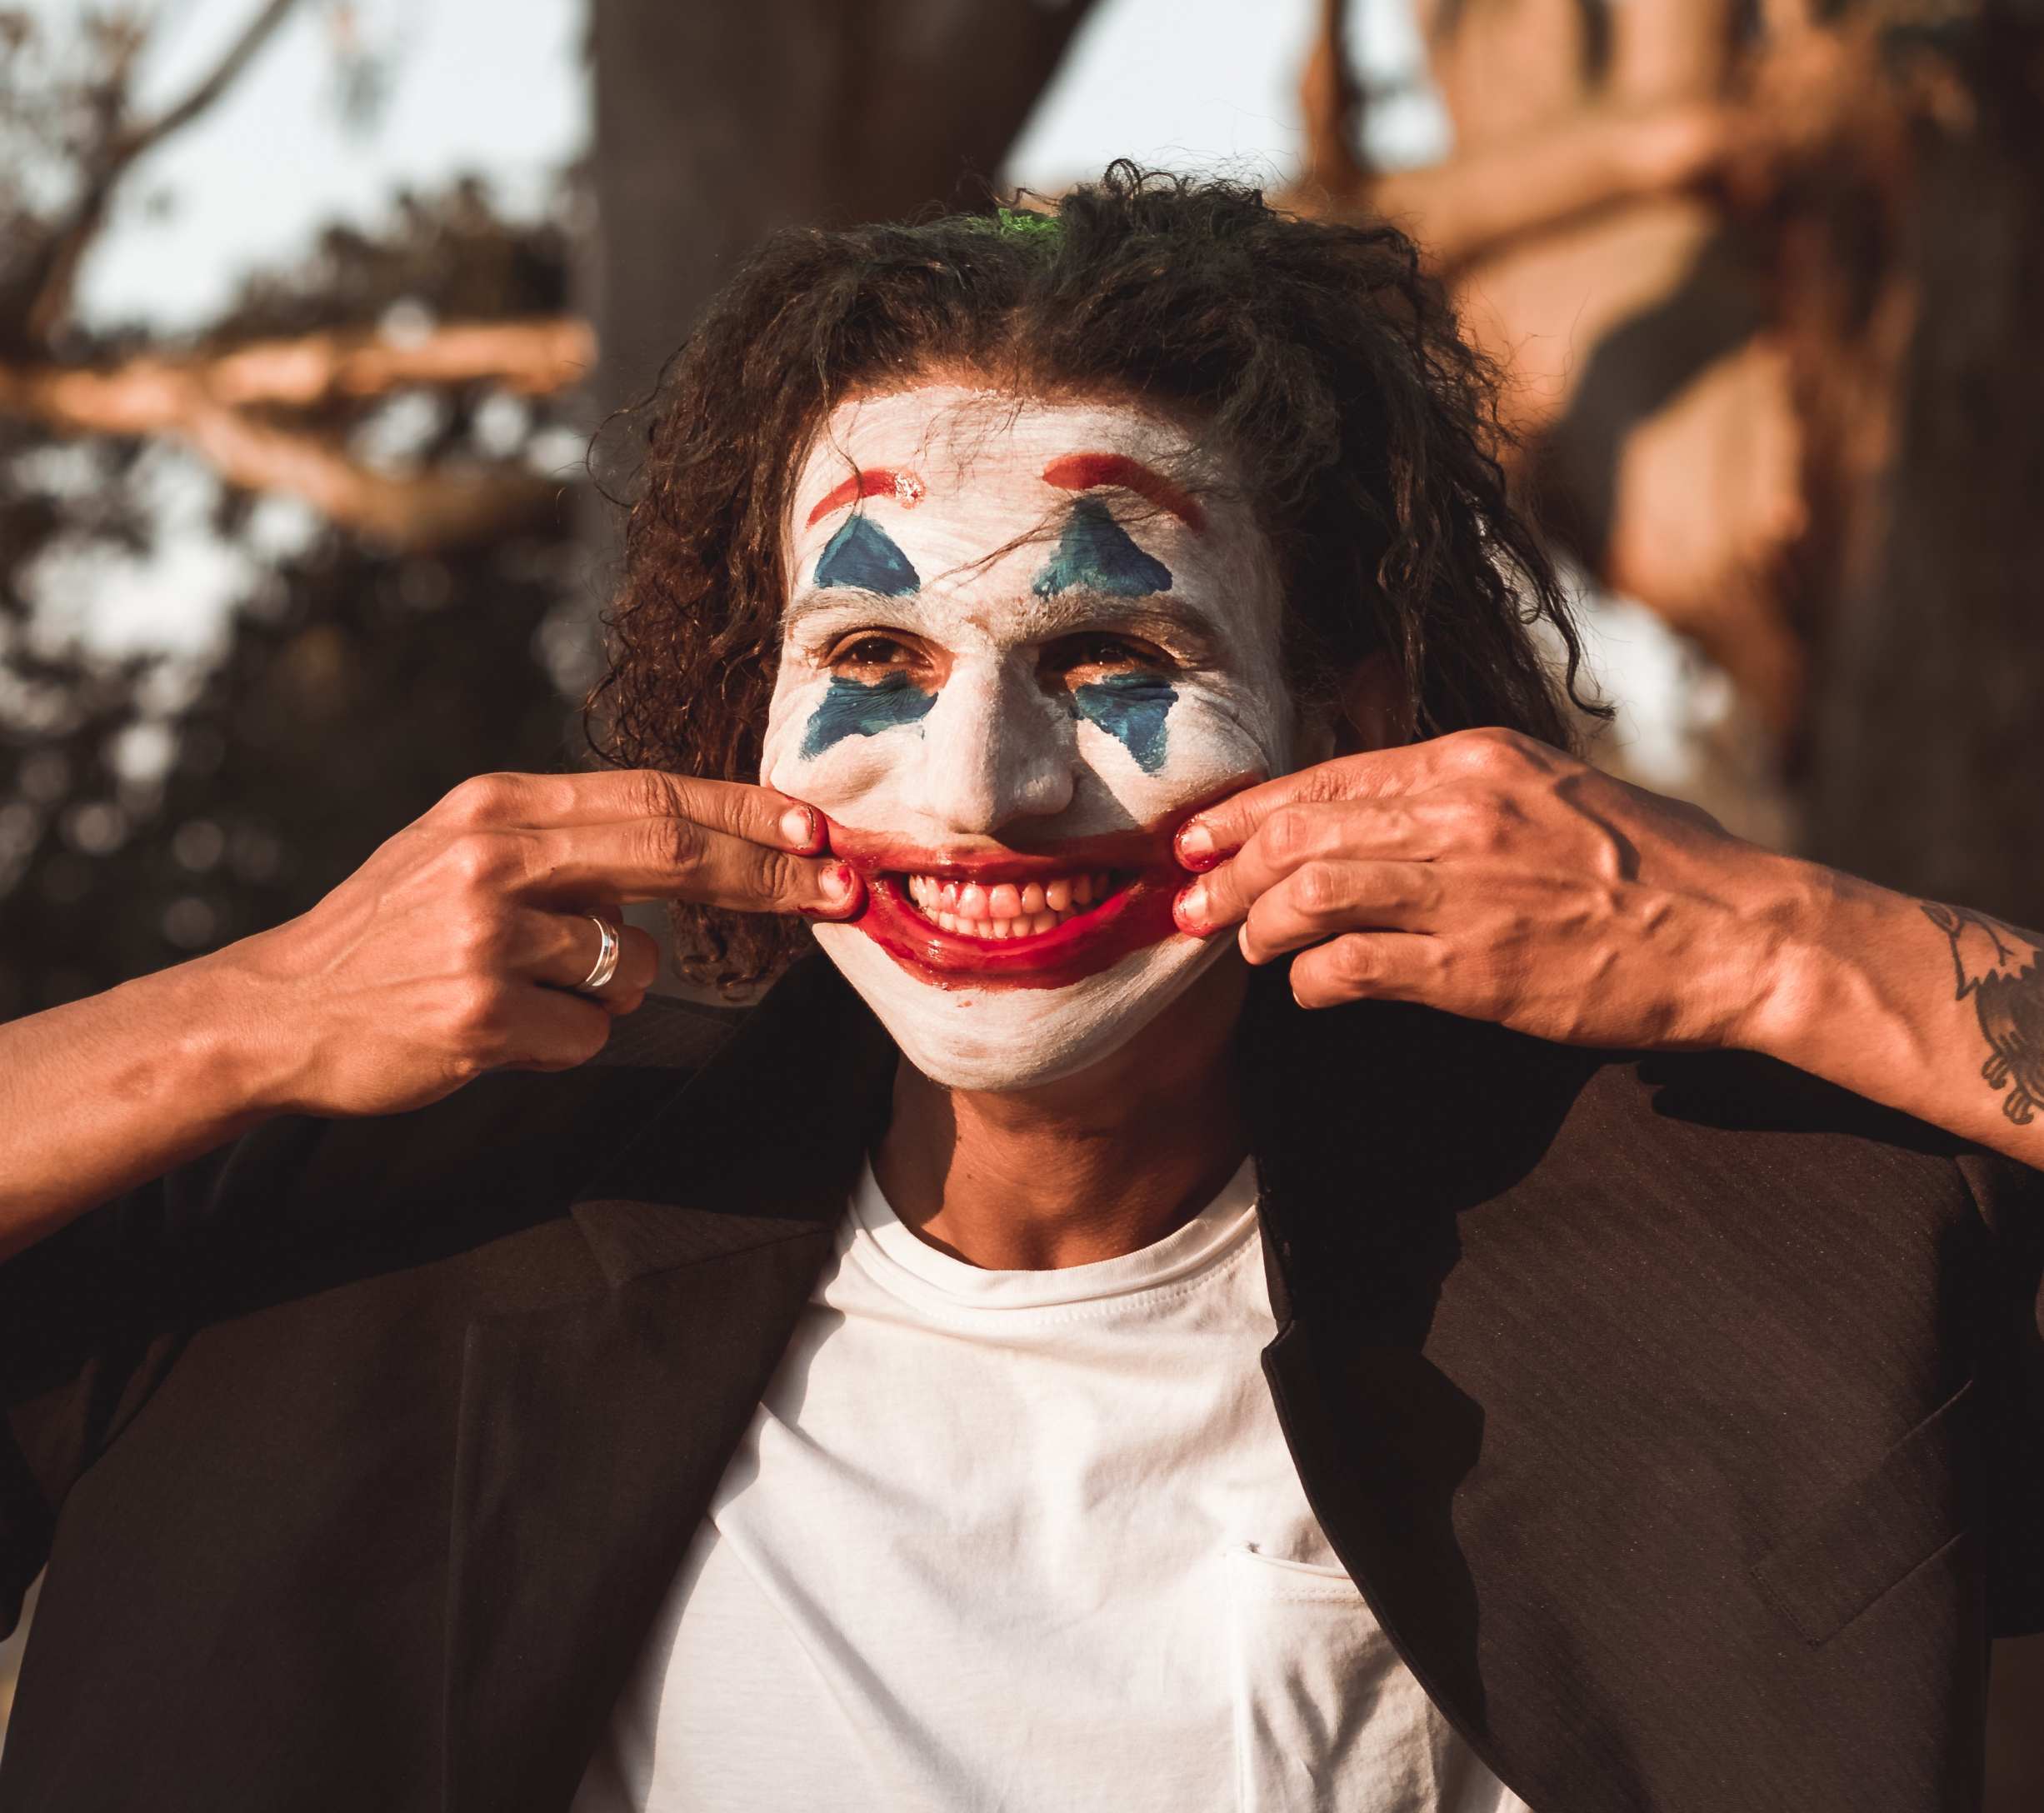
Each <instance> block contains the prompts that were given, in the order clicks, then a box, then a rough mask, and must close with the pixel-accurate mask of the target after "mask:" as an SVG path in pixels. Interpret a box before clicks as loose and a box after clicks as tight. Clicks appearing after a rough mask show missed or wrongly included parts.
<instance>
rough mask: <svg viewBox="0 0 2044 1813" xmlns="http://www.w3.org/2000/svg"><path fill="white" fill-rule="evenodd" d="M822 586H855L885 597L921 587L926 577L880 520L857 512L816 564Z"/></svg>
mask: <svg viewBox="0 0 2044 1813" xmlns="http://www.w3.org/2000/svg"><path fill="white" fill-rule="evenodd" d="M816 582H817V584H818V585H819V586H852V587H857V589H858V590H859V591H861V592H877V593H879V595H880V596H881V597H883V598H898V597H901V596H902V593H903V592H915V591H917V590H919V589H920V588H921V587H922V577H921V575H919V574H918V573H917V571H916V569H915V568H914V567H912V566H910V565H909V563H908V557H907V555H906V554H904V553H903V552H902V551H901V549H900V548H898V547H896V546H895V543H894V537H892V536H891V535H890V534H888V533H887V531H886V530H885V529H883V528H882V527H880V525H879V524H878V523H877V522H872V521H870V520H869V519H868V518H867V517H862V516H861V515H859V514H858V513H857V512H853V513H852V515H851V516H849V517H847V518H846V519H845V526H844V527H842V529H840V530H839V531H838V532H837V533H836V534H835V535H833V536H832V537H831V538H830V541H829V543H828V544H827V546H826V547H825V548H824V550H823V552H822V555H821V556H820V557H818V559H817V563H816Z"/></svg>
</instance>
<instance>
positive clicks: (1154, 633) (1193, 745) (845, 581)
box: [761, 385, 1293, 1089]
mask: <svg viewBox="0 0 2044 1813" xmlns="http://www.w3.org/2000/svg"><path fill="white" fill-rule="evenodd" d="M1229 477H1230V475H1229V472H1228V471H1227V468H1226V467H1225V465H1224V463H1223V462H1222V461H1221V460H1220V459H1218V458H1217V457H1216V456H1214V455H1212V454H1210V453H1207V452H1203V451H1202V449H1201V447H1199V445H1198V443H1197V441H1196V439H1195V438H1194V437H1192V435H1191V434H1190V433H1188V432H1187V430H1186V429H1185V428H1184V427H1182V426H1179V425H1177V424H1174V423H1173V422H1171V421H1170V420H1168V419H1167V418H1166V417H1162V416H1159V415H1155V414H1152V413H1151V412H1148V411H1147V410H1144V409H1142V408H1140V407H1133V406H1129V405H1118V404H1108V403H1056V404H1052V403H1043V402H1025V401H1023V400H1022V399H1019V398H1017V397H1010V396H1006V395H1002V394H997V393H992V392H983V391H968V390H964V389H961V388H957V387H951V386H938V385H928V386H923V387H917V388H914V389H911V390H906V391H901V392H893V393H891V394H888V395H884V396H877V397H862V398H856V399H853V400H852V401H850V402H846V403H844V404H843V405H842V406H841V407H839V408H838V409H837V411H835V412H833V413H832V416H831V417H830V420H829V421H828V422H827V424H826V425H825V427H824V430H823V432H822V433H821V434H820V435H819V436H818V437H817V442H816V445H815V447H814V448H813V449H812V452H810V454H809V457H808V458H807V462H806V463H805V466H804V468H803V471H802V476H801V477H800V479H799V481H798V482H797V485H796V487H795V492H794V504H793V508H792V512H791V517H790V521H789V523H788V526H787V545H788V550H789V563H788V572H789V575H790V589H791V596H790V598H789V600H788V604H787V616H786V619H785V625H784V628H783V632H782V651H781V670H780V677H779V681H778V683H777V686H776V688H775V691H774V697H773V703H772V709H771V712H770V714H769V717H768V720H767V738H766V747H765V752H764V757H763V760H762V764H761V770H762V772H761V778H762V780H764V781H766V782H768V783H769V784H770V785H772V786H773V787H778V788H780V789H782V791H783V792H787V793H791V794H793V795H794V796H795V797H797V798H798V799H802V800H807V801H808V802H811V803H812V804H813V805H815V806H817V807H821V808H822V810H823V811H824V812H826V813H827V814H828V815H829V817H830V818H831V820H832V848H833V849H834V850H836V851H837V852H838V853H839V854H840V855H842V856H844V857H847V859H849V860H850V861H851V862H852V864H853V865H854V867H857V868H858V869H860V870H861V871H862V873H863V874H864V875H865V877H866V878H867V887H868V891H869V894H870V903H869V905H868V906H867V910H866V911H865V912H864V913H863V915H862V916H861V917H860V918H858V919H857V920H855V921H850V922H848V923H845V924H832V925H821V926H818V927H817V936H818V938H819V940H820V941H822V945H823V947H824V949H825V951H827V953H828V954H829V956H830V957H831V959H832V961H834V962H835V963H836V964H837V966H838V967H839V969H841V970H842V971H843V972H844V974H845V976H847V978H848V979H849V981H851V982H852V986H854V987H855V988H857V990H858V991H859V992H860V993H861V994H862V996H864V997H865V998H866V1000H867V1003H868V1004H869V1005H870V1006H872V1009H873V1011H875V1013H877V1015H878V1016H880V1019H881V1020H882V1022H883V1023H884V1024H885V1025H886V1026H887V1030H888V1031H889V1032H891V1033H892V1035H893V1036H894V1038H895V1041H896V1042H897V1044H899V1045H900V1046H901V1047H902V1051H904V1052H906V1053H907V1056H908V1058H909V1060H910V1061H911V1062H912V1063H913V1064H915V1065H916V1066H917V1068H918V1069H919V1070H921V1071H923V1072H924V1074H925V1075H927V1076H930V1077H932V1078H933V1079H934V1080H935V1081H938V1082H940V1083H943V1084H947V1085H948V1086H952V1087H956V1088H973V1089H1014V1088H1020V1087H1023V1086H1027V1085H1029V1084H1032V1083H1036V1082H1042V1081H1049V1080H1051V1079H1052V1078H1053V1077H1056V1076H1063V1075H1066V1074H1068V1073H1069V1072H1071V1071H1076V1070H1078V1069H1081V1068H1082V1067H1083V1066H1086V1065H1087V1064H1089V1063H1091V1062H1092V1061H1094V1060H1096V1059H1097V1058H1099V1057H1102V1056H1105V1055H1106V1054H1107V1052H1109V1051H1112V1050H1113V1049H1114V1048H1115V1047H1116V1046H1118V1045H1119V1044H1121V1043H1122V1041H1124V1040H1125V1039H1127V1038H1128V1037H1129V1036H1132V1034H1133V1033H1134V1032H1135V1031H1137V1030H1138V1029H1139V1028H1140V1027H1141V1026H1143V1025H1144V1024H1145V1023H1146V1022H1147V1021H1149V1020H1150V1019H1151V1018H1152V1016H1154V1015H1155V1014H1156V1013H1157V1011H1159V1010H1160V1009H1161V1008H1162V1006H1164V1005H1165V1004H1166V1003H1167V1001H1170V1000H1171V999H1172V996H1175V995H1177V993H1178V992H1179V991H1181V990H1182V989H1183V988H1185V987H1186V986H1187V984H1188V983H1189V982H1191V981H1192V979H1193V977H1194V976H1196V975H1197V973H1198V972H1199V971H1201V970H1202V968H1203V967H1205V966H1206V965H1207V964H1208V963H1209V962H1211V961H1212V960H1213V958H1214V957H1215V956H1217V954H1218V953H1219V952H1220V951H1224V950H1226V949H1227V940H1225V939H1222V940H1217V941H1214V942H1213V943H1212V944H1207V943H1202V942H1201V941H1198V940H1196V939H1192V938H1188V937H1186V936H1183V935H1182V933H1180V932H1178V931H1175V930H1174V929H1173V928H1172V920H1171V902H1172V897H1173V895H1174V894H1175V893H1176V892H1177V887H1178V886H1179V884H1180V883H1181V882H1182V881H1183V880H1184V879H1185V877H1183V876H1182V874H1181V873H1180V872H1179V871H1178V869H1177V865H1176V864H1175V863H1174V862H1173V861H1172V854H1171V837H1172V832H1174V831H1176V829H1177V827H1178V825H1179V824H1180V823H1181V822H1182V821H1183V820H1184V819H1185V818H1186V817H1188V816H1189V815H1190V814H1191V813H1192V812H1194V811H1196V810H1197V809H1198V808H1199V807H1202V806H1204V805H1207V804H1209V803H1211V802H1212V801H1213V800H1215V799H1217V798H1218V797H1222V795H1225V794H1227V793H1229V792H1233V791H1234V790H1235V789H1236V788H1237V787H1242V786H1244V785H1247V784H1248V783H1250V782H1254V781H1257V780H1259V779H1262V778H1263V777H1266V776H1268V775H1272V774H1277V773H1281V772H1284V771H1285V770H1286V769H1287V767H1290V766H1291V751H1292V737H1293V723H1292V708H1291V705H1290V702H1289V698H1288V695H1287V691H1286V688H1285V685H1284V682H1283V675H1282V667H1281V666H1280V662H1279V654H1278V622H1279V614H1278V613H1279V599H1278V592H1277V581H1276V577H1275V576H1274V574H1273V573H1272V571H1271V562H1270V558H1269V554H1268V550H1267V546H1266V544H1265V542H1264V539H1263V537H1262V534H1261V532H1259V531H1258V529H1257V527H1256V525H1255V522H1254V521H1253V519H1252V516H1251V514H1250V512H1249V510H1248V508H1247V505H1246V504H1245V503H1243V502H1242V500H1241V499H1240V497H1238V496H1237V494H1236V492H1235V491H1234V489H1233V487H1232V486H1231V485H1230V483H1229Z"/></svg>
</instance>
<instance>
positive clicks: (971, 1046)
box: [815, 901, 1228, 1092]
mask: <svg viewBox="0 0 2044 1813" xmlns="http://www.w3.org/2000/svg"><path fill="white" fill-rule="evenodd" d="M1141 904H1142V903H1141V902H1139V901H1138V902H1130V903H1127V904H1125V905H1124V906H1123V909H1122V911H1124V912H1127V911H1135V910H1138V909H1139V908H1140V906H1141ZM876 920H877V922H876V923H874V924H873V926H872V930H870V931H869V930H868V929H867V924H868V921H876ZM815 930H816V935H817V942H818V943H819V944H821V945H822V947H823V951H824V954H825V955H826V956H828V957H829V958H830V960H831V961H832V962H833V963H835V964H836V965H837V968H838V970H839V971H840V972H841V973H842V975H843V976H844V978H845V980H846V981H848V982H850V983H851V984H852V987H854V988H855V989H857V991H858V992H859V995H860V996H861V997H862V999H863V1000H864V1001H865V1002H866V1004H867V1006H869V1007H871V1008H872V1010H873V1012H874V1014H875V1016H877V1018H878V1019H879V1021H880V1023H881V1024H882V1026H885V1027H886V1028H887V1031H888V1033H889V1035H890V1036H892V1038H893V1040H894V1042H895V1043H896V1044H897V1046H900V1047H901V1050H902V1055H903V1056H905V1057H907V1060H908V1061H909V1062H910V1063H912V1064H913V1065H914V1066H916V1068H917V1070H919V1071H922V1074H923V1075H924V1076H927V1077H928V1078H929V1079H930V1080H931V1081H932V1082H935V1083H937V1084H940V1085H942V1086H943V1087H945V1088H947V1089H967V1090H974V1091H991V1092H1000V1091H1012V1090H1019V1089H1029V1088H1033V1087H1035V1086H1037V1085H1039V1084H1042V1083H1050V1082H1056V1081H1058V1080H1059V1079H1060V1078H1061V1077H1065V1076H1072V1075H1074V1074H1075V1073H1077V1071H1082V1070H1085V1069H1087V1067H1089V1066H1092V1065H1093V1064H1096V1063H1097V1062H1099V1061H1101V1060H1102V1058H1105V1057H1107V1056H1110V1055H1112V1053H1113V1052H1114V1051H1117V1050H1118V1049H1119V1048H1120V1047H1121V1046H1123V1045H1125V1044H1126V1043H1127V1041H1129V1040H1130V1039H1132V1038H1133V1037H1134V1036H1136V1035H1137V1033H1138V1032H1140V1031H1142V1029H1143V1027H1145V1026H1147V1025H1148V1024H1149V1023H1150V1021H1152V1020H1153V1019H1155V1018H1156V1017H1157V1015H1158V1014H1160V1013H1161V1012H1162V1011H1163V1010H1164V1009H1165V1008H1166V1007H1167V1006H1169V1005H1170V1004H1171V1003H1172V1001H1174V1000H1176V999H1177V997H1178V996H1179V995H1181V994H1182V993H1183V992H1184V991H1185V990H1186V989H1187V987H1189V986H1191V985H1192V982H1193V981H1195V980H1196V979H1197V977H1198V976H1200V975H1201V974H1202V972H1203V971H1206V970H1207V968H1209V967H1210V966H1212V963H1213V962H1214V961H1215V960H1216V959H1217V958H1218V957H1219V956H1222V954H1223V953H1224V952H1225V951H1227V948H1228V940H1227V939H1226V938H1217V939H1212V940H1201V939H1197V938H1188V937H1187V936H1184V935H1183V934H1182V933H1181V932H1177V931H1167V932H1165V933H1164V934H1163V935H1162V936H1160V937H1158V938H1157V939H1156V940H1155V941H1152V942H1150V943H1147V944H1145V945H1142V946H1138V947H1137V948H1135V949H1133V950H1129V951H1125V952H1123V953H1122V954H1120V955H1118V956H1115V957H1114V958H1113V959H1112V961H1108V962H1107V963H1106V964H1105V965H1104V966H1101V967H1098V968H1096V969H1093V970H1092V971H1090V972H1089V973H1085V974H1080V975H1072V974H1069V973H1063V974H1059V973H1057V969H1056V968H1055V966H1053V968H1052V971H1051V972H1050V973H1049V974H1046V973H1045V972H1044V971H1043V970H1042V969H1041V968H1032V967H1029V966H1027V960H1028V959H1029V958H1030V957H1031V956H1032V955H1034V954H1035V953H1031V952H1027V951H1010V952H1005V953H1001V954H1002V955H1005V956H1007V958H1008V966H1007V968H1006V969H1005V970H1001V969H996V970H994V971H991V972H989V971H973V970H971V969H968V968H966V967H963V966H957V967H950V968H943V969H937V970H932V969H930V968H928V967H927V966H926V965H924V964H922V963H921V962H919V961H918V959H917V952H916V951H908V952H907V953H904V952H903V951H902V950H900V949H899V948H897V947H896V946H898V943H899V938H898V936H897V934H898V926H897V924H896V923H894V922H892V921H891V920H890V919H889V917H888V916H887V914H886V913H885V911H882V913H881V914H880V915H878V916H876V915H874V914H872V912H869V913H868V915H867V918H866V919H863V920H860V921H853V922H852V923H851V924H848V925H842V924H841V925H830V924H826V925H819V926H817V927H816V928H815ZM1037 936H1044V934H1038V935H1037ZM927 942H928V941H926V946H927ZM948 954H949V955H951V956H954V957H955V956H957V952H956V951H951V952H949V953H948ZM992 954H994V953H989V955H992ZM1049 954H1050V955H1052V956H1056V954H1057V953H1056V952H1055V951H1052V952H1051V953H1049ZM1018 956H1019V957H1020V958H1022V960H1023V961H1022V963H1020V964H1018V963H1017V961H1016V959H1017V957H1018Z"/></svg>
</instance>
